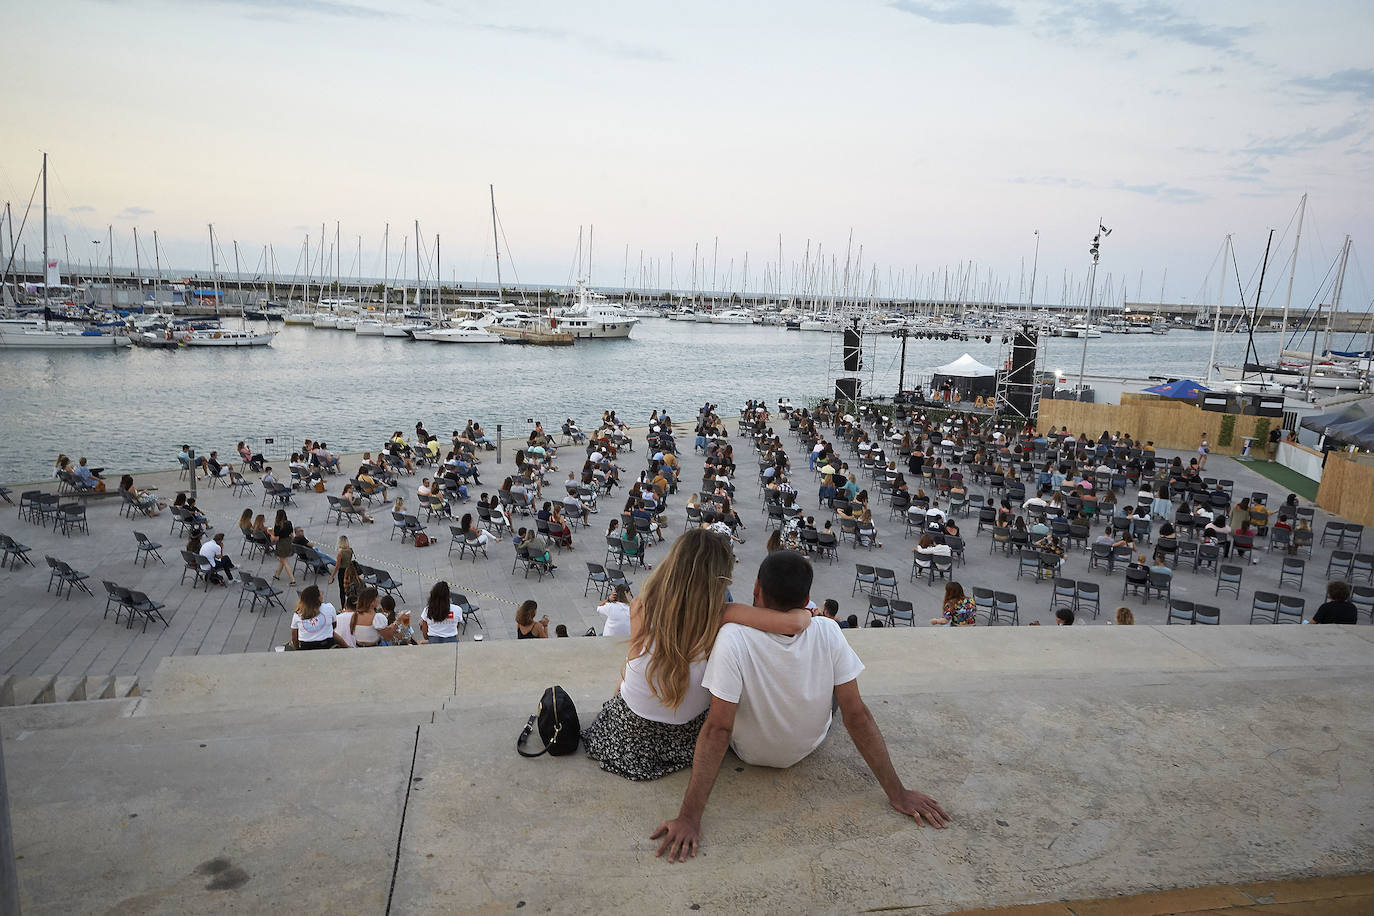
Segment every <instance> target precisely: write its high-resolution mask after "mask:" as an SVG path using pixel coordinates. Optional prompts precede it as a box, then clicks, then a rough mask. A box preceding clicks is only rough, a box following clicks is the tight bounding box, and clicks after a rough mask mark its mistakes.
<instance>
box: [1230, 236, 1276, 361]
mask: <svg viewBox="0 0 1374 916" xmlns="http://www.w3.org/2000/svg"><path fill="white" fill-rule="evenodd" d="M1273 243H1274V230H1273V229H1270V230H1269V238H1268V239H1266V240H1265V242H1264V260H1263V261H1261V262H1260V275H1259V282H1258V283H1256V284H1255V308H1254V311H1253V313H1252V312H1251V310H1250V309H1248V308H1245V300H1244V297H1242V298H1241V308H1242V311H1244V312H1245V362H1243V363H1241V367H1240V377H1241V380H1242V381H1244V379H1245V365H1246V363H1250V362H1254V363H1259V348H1258V347H1256V346H1255V321H1256V320H1258V318H1259V310H1260V296H1261V294H1263V292H1264V273H1265V271H1266V270H1268V268H1269V248H1270V246H1271V245H1272V244H1273ZM1236 282H1237V283H1239V282H1240V273H1239V272H1237V273H1236ZM1251 356H1253V357H1254V359H1253V360H1251Z"/></svg>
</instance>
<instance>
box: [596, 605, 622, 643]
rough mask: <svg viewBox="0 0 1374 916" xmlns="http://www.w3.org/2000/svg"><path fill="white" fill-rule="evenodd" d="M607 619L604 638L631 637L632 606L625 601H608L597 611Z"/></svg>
mask: <svg viewBox="0 0 1374 916" xmlns="http://www.w3.org/2000/svg"><path fill="white" fill-rule="evenodd" d="M596 611H597V613H598V614H603V615H605V617H606V628H605V629H604V630H602V631H601V635H602V636H629V635H630V606H629V605H628V604H626V603H625V602H623V601H607V602H606V603H605V604H603V605H601V606H600V607H598V608H597V609H596Z"/></svg>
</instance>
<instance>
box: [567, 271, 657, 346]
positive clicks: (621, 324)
mask: <svg viewBox="0 0 1374 916" xmlns="http://www.w3.org/2000/svg"><path fill="white" fill-rule="evenodd" d="M638 323H639V319H638V318H635V317H634V316H633V315H630V314H629V313H628V312H626V311H625V310H624V309H623V308H621V307H620V306H617V305H610V304H609V303H602V302H597V301H594V300H593V299H592V298H591V296H590V295H589V291H588V289H587V283H586V281H585V280H578V281H577V303H576V304H575V305H573V306H572V308H569V309H566V310H564V312H563V313H562V314H561V315H555V316H554V317H553V320H552V322H551V324H552V327H553V329H554V330H557V331H567V332H568V333H569V334H572V335H573V336H574V337H575V338H577V339H579V340H593V339H596V340H600V339H604V338H626V337H629V336H630V331H632V330H633V329H634V326H635V325H636V324H638Z"/></svg>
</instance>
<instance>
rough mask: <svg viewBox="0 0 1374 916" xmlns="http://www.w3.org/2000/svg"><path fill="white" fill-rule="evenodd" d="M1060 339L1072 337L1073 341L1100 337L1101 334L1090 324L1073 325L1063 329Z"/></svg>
mask: <svg viewBox="0 0 1374 916" xmlns="http://www.w3.org/2000/svg"><path fill="white" fill-rule="evenodd" d="M1060 336H1061V337H1072V338H1074V339H1075V340H1082V339H1083V338H1085V337H1101V336H1102V332H1101V331H1099V330H1098V329H1097V328H1096V327H1094V326H1093V325H1090V324H1074V325H1070V326H1069V327H1067V328H1065V329H1064V331H1063V333H1062V334H1060Z"/></svg>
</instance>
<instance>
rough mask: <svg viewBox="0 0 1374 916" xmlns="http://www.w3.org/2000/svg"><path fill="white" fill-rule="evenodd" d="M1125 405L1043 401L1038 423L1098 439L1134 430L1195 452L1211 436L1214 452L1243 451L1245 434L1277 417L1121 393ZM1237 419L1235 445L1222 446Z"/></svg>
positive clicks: (1157, 443) (1233, 435) (1165, 445)
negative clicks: (1224, 430) (1224, 427)
mask: <svg viewBox="0 0 1374 916" xmlns="http://www.w3.org/2000/svg"><path fill="white" fill-rule="evenodd" d="M1121 400H1122V403H1121V404H1088V403H1083V402H1080V401H1061V400H1044V399H1042V400H1041V401H1040V419H1039V423H1038V425H1039V427H1040V428H1041V429H1044V430H1048V429H1051V428H1055V429H1057V428H1059V427H1061V426H1067V427H1068V428H1069V431H1070V432H1072V433H1073V434H1074V435H1077V434H1078V433H1080V432H1086V433H1087V434H1088V435H1089V436H1092V437H1093V438H1096V437H1097V436H1098V434H1100V433H1101V432H1102V430H1104V429H1105V430H1107V431H1109V432H1115V431H1117V430H1119V431H1121V432H1122V433H1130V435H1131V436H1132V437H1134V438H1136V439H1139V440H1142V441H1145V442H1153V443H1154V444H1155V446H1156V447H1157V448H1171V449H1183V450H1187V451H1191V450H1193V449H1196V448H1197V445H1198V442H1199V441H1201V439H1202V436H1203V435H1204V434H1206V436H1207V442H1208V444H1209V445H1210V447H1211V450H1212V451H1213V452H1217V453H1219V454H1222V455H1239V454H1240V450H1241V447H1242V445H1243V443H1242V441H1241V437H1242V436H1253V435H1254V432H1255V424H1256V423H1257V422H1259V421H1260V420H1266V421H1268V422H1269V423H1271V424H1272V423H1274V422H1277V420H1276V419H1275V418H1269V417H1254V416H1241V415H1238V414H1226V413H1218V412H1216V411H1210V410H1203V409H1201V408H1200V407H1196V406H1194V405H1192V404H1184V403H1181V402H1178V401H1169V400H1164V399H1159V398H1144V397H1139V396H1134V395H1122V398H1121ZM1226 417H1234V419H1235V428H1234V429H1233V431H1232V433H1231V444H1230V445H1225V446H1224V445H1221V444H1220V435H1221V424H1222V422H1223V420H1224V418H1226Z"/></svg>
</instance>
